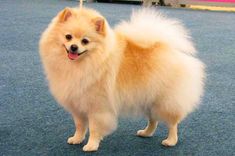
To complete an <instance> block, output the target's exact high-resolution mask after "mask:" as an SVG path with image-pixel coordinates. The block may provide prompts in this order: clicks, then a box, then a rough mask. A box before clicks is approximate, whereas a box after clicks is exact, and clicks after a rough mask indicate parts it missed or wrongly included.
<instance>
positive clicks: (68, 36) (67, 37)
mask: <svg viewBox="0 0 235 156" xmlns="http://www.w3.org/2000/svg"><path fill="white" fill-rule="evenodd" d="M65 38H66V39H67V40H68V41H69V40H71V39H72V38H73V36H72V35H70V34H67V35H65Z"/></svg>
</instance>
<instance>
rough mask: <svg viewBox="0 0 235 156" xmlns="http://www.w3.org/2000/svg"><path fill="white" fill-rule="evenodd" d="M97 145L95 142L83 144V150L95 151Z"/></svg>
mask: <svg viewBox="0 0 235 156" xmlns="http://www.w3.org/2000/svg"><path fill="white" fill-rule="evenodd" d="M98 147H99V144H97V143H89V144H86V145H85V146H83V151H84V152H94V151H97V150H98Z"/></svg>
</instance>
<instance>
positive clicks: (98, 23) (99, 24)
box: [92, 17, 105, 36]
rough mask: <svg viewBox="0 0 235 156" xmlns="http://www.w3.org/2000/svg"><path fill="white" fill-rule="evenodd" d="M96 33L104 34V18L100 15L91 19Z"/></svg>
mask: <svg viewBox="0 0 235 156" xmlns="http://www.w3.org/2000/svg"><path fill="white" fill-rule="evenodd" d="M92 22H93V23H94V25H95V30H96V32H97V33H99V34H101V35H103V36H105V20H104V19H103V18H102V17H97V18H94V19H92Z"/></svg>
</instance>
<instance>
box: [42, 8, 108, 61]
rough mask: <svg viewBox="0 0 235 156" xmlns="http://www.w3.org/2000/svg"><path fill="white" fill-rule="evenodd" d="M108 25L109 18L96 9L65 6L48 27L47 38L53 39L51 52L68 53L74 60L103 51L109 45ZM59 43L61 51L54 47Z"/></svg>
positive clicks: (54, 53)
mask: <svg viewBox="0 0 235 156" xmlns="http://www.w3.org/2000/svg"><path fill="white" fill-rule="evenodd" d="M107 27H108V24H107V22H106V20H105V18H104V17H103V16H101V15H100V14H99V13H98V12H96V11H94V10H91V9H86V8H82V9H77V8H65V9H64V10H62V11H61V12H59V13H58V15H57V16H56V17H55V18H54V19H53V22H52V24H51V25H50V26H49V28H48V30H47V32H48V33H47V37H49V38H50V39H47V40H48V41H49V42H47V44H49V45H48V46H47V47H49V49H47V50H48V53H50V55H62V56H66V59H70V60H80V59H82V58H85V57H86V56H89V55H93V53H101V52H102V50H103V49H104V45H105V44H106V43H105V38H106V34H107ZM50 43H51V46H50ZM52 45H53V46H52ZM55 46H56V48H59V50H53V49H52V48H55ZM44 51H45V49H44ZM100 55H101V54H100Z"/></svg>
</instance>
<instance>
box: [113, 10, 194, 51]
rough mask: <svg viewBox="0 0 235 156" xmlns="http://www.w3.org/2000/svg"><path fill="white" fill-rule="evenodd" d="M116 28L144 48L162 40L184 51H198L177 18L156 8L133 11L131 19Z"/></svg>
mask: <svg viewBox="0 0 235 156" xmlns="http://www.w3.org/2000/svg"><path fill="white" fill-rule="evenodd" d="M115 30H116V31H117V32H120V33H122V34H124V35H125V36H126V37H127V38H128V39H129V40H131V41H132V42H134V43H136V44H137V45H139V46H141V47H143V48H145V47H146V48H147V47H149V46H152V45H153V44H155V43H157V42H160V43H164V44H166V45H167V46H169V47H171V48H173V49H176V50H179V51H181V52H184V53H188V54H194V53H196V50H195V48H194V45H193V43H192V42H191V38H190V36H189V35H188V32H187V30H186V29H185V28H184V27H183V25H182V24H181V23H180V22H179V21H177V20H173V19H168V18H165V17H164V16H163V15H161V14H160V13H158V12H156V11H155V10H154V9H150V8H143V9H140V10H136V11H133V13H132V16H131V19H130V21H123V22H122V23H120V24H119V25H118V26H117V27H116V28H115Z"/></svg>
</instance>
